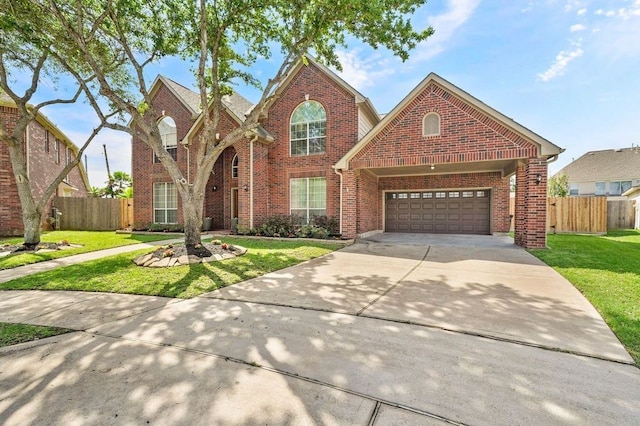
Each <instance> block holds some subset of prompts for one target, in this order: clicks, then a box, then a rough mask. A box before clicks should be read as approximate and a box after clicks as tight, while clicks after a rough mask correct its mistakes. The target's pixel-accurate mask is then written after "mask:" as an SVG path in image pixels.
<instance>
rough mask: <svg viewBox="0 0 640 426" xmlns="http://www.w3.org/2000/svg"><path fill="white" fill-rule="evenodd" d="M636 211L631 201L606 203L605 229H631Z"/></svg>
mask: <svg viewBox="0 0 640 426" xmlns="http://www.w3.org/2000/svg"><path fill="white" fill-rule="evenodd" d="M635 214H636V210H635V208H634V207H633V200H610V201H607V227H608V228H609V229H633V227H634V226H635V222H636V221H635Z"/></svg>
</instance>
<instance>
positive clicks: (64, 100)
mask: <svg viewBox="0 0 640 426" xmlns="http://www.w3.org/2000/svg"><path fill="white" fill-rule="evenodd" d="M0 10H2V12H1V13H0V93H1V94H3V95H4V96H5V97H8V98H10V99H11V100H12V101H13V103H14V104H15V108H16V110H17V114H16V116H15V119H11V120H8V121H7V120H4V119H3V118H2V117H0V143H4V144H6V146H7V148H8V151H9V157H10V160H11V166H12V169H13V175H14V179H15V182H16V186H17V191H18V197H19V199H20V205H21V209H22V222H23V227H24V245H25V246H26V247H27V248H31V247H35V246H36V245H37V244H38V243H39V242H40V224H41V221H42V216H43V213H44V209H45V207H46V205H47V203H48V202H49V200H50V199H51V197H52V196H53V194H54V192H55V190H56V188H57V186H58V185H59V184H60V183H61V182H62V181H63V180H64V178H65V176H67V174H68V173H69V172H71V170H72V169H73V168H74V167H76V166H77V165H78V163H79V162H80V160H81V158H82V154H83V152H84V150H85V149H86V147H87V146H88V145H89V143H90V142H91V141H92V140H93V139H94V138H95V137H96V135H97V134H98V133H99V132H100V130H101V129H102V128H103V127H112V126H111V125H110V124H109V119H110V118H111V117H113V115H114V113H109V114H106V115H105V114H104V113H103V111H104V107H99V106H98V103H97V101H96V98H95V96H94V91H92V90H90V89H89V86H90V85H91V84H92V81H93V80H94V77H95V76H94V75H93V74H92V73H91V70H90V68H88V67H83V66H79V65H78V64H79V62H78V61H76V60H75V59H74V58H72V57H71V56H70V55H65V58H64V59H62V58H61V57H60V56H59V55H58V51H59V50H60V49H62V50H66V49H67V48H68V46H66V47H64V48H63V47H62V45H61V44H60V45H58V46H57V48H54V47H53V46H54V43H53V42H54V41H55V37H56V35H58V34H59V31H57V32H56V31H55V28H56V25H55V21H54V20H52V19H50V17H49V16H48V15H46V13H45V11H44V10H43V9H42V8H40V7H33V5H31V4H29V3H27V2H13V1H7V0H0ZM23 17H28V19H23ZM42 28H47V29H48V31H44V32H43V31H40V29H42ZM57 28H58V30H59V28H60V27H59V26H58V27H57ZM105 69H106V70H108V68H105ZM65 77H66V79H67V84H69V82H73V83H72V86H73V87H71V88H70V91H69V90H68V91H67V92H66V93H53V94H51V93H49V94H48V96H47V95H44V97H45V99H44V100H40V101H38V102H34V101H33V99H35V98H36V97H37V96H38V95H39V93H40V92H41V90H40V89H41V86H42V83H43V82H44V81H47V82H49V83H53V84H57V82H58V81H59V79H60V78H65ZM81 96H82V97H84V98H85V99H89V101H90V103H91V104H92V105H93V106H94V107H95V110H96V111H97V113H98V115H99V117H100V124H99V125H98V126H97V127H96V128H95V129H94V130H93V132H92V133H91V134H90V135H89V136H88V137H87V139H86V140H85V141H84V143H83V145H82V146H81V147H80V148H79V151H78V154H77V155H76V157H75V158H74V159H73V160H72V161H71V162H69V163H68V164H67V165H66V166H65V167H64V168H63V169H62V170H61V171H60V173H59V174H58V175H57V176H56V177H55V178H54V179H53V180H52V181H51V182H49V183H48V186H47V187H46V188H45V189H44V191H43V192H42V193H38V194H35V193H34V191H33V188H32V186H31V184H30V181H29V174H28V167H27V162H28V158H27V156H26V152H27V150H26V149H25V146H26V143H27V141H26V139H25V137H26V135H27V133H28V132H27V131H26V130H27V128H28V127H29V126H30V124H31V123H33V122H34V121H35V120H36V118H37V117H38V114H41V111H42V109H43V108H45V107H47V106H50V105H60V104H72V103H76V102H77V101H78V99H79V98H80V97H81ZM116 114H117V112H116ZM116 127H119V126H116Z"/></svg>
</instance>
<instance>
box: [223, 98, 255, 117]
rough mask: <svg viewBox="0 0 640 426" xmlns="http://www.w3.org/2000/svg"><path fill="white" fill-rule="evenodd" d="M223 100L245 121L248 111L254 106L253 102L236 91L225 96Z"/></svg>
mask: <svg viewBox="0 0 640 426" xmlns="http://www.w3.org/2000/svg"><path fill="white" fill-rule="evenodd" d="M222 102H223V103H224V104H225V105H226V106H227V108H229V109H230V110H231V111H232V112H233V113H234V114H235V115H237V116H238V118H239V119H240V120H242V121H244V118H245V116H246V115H247V113H248V112H249V111H250V110H251V108H253V104H252V103H251V102H249V101H248V100H246V99H245V98H243V97H242V96H241V95H239V94H237V93H236V92H233V93H232V94H230V95H225V96H223V97H222Z"/></svg>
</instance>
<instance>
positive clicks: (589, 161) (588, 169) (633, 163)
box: [554, 148, 640, 183]
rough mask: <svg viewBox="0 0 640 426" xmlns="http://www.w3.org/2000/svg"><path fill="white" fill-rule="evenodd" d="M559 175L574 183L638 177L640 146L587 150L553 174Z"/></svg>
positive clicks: (639, 173)
mask: <svg viewBox="0 0 640 426" xmlns="http://www.w3.org/2000/svg"><path fill="white" fill-rule="evenodd" d="M560 175H567V176H568V177H569V181H570V182H575V183H578V182H607V181H617V180H634V179H640V148H624V149H605V150H602V151H589V152H587V153H586V154H584V155H582V156H581V157H580V158H578V159H577V160H575V161H572V162H571V163H569V164H568V165H566V166H565V167H563V168H562V169H560V171H558V172H557V173H556V174H555V175H554V176H560Z"/></svg>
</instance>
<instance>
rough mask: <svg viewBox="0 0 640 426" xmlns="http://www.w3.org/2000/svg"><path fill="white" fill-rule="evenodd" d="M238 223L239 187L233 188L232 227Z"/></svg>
mask: <svg viewBox="0 0 640 426" xmlns="http://www.w3.org/2000/svg"><path fill="white" fill-rule="evenodd" d="M234 225H235V226H237V225H238V188H231V227H232V228H233V227H234Z"/></svg>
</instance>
